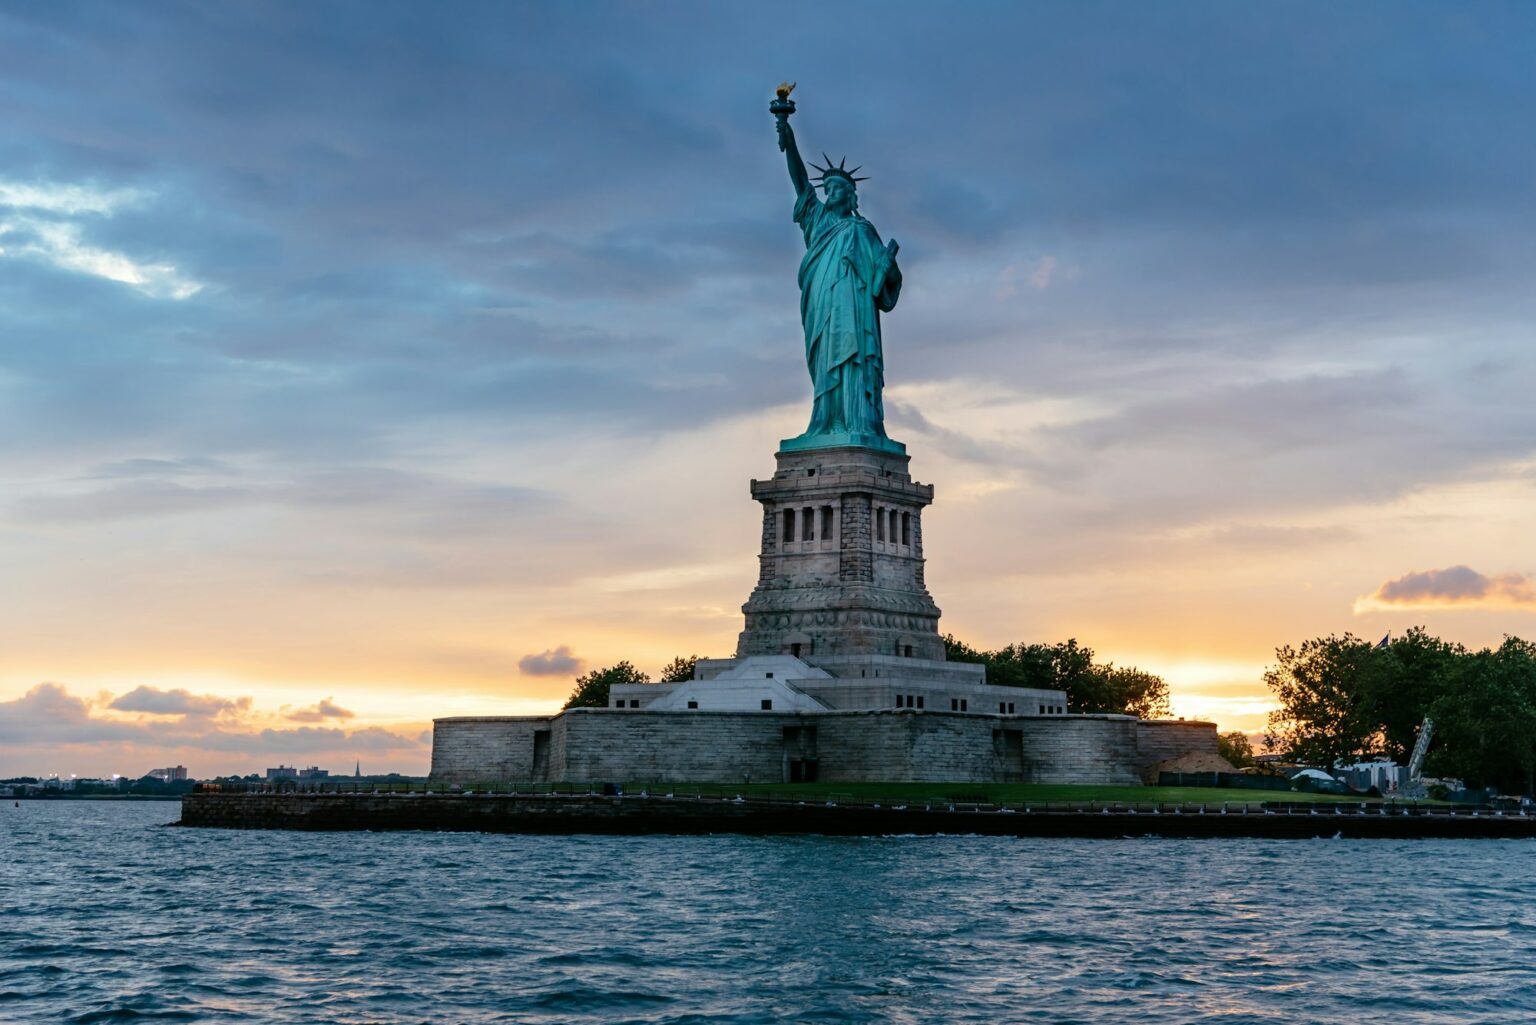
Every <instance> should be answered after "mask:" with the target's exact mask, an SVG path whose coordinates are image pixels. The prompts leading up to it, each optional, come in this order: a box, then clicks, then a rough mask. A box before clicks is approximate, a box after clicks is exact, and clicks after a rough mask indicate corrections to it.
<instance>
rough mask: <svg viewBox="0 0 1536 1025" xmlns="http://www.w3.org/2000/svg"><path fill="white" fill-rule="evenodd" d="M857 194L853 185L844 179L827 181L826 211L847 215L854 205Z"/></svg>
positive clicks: (829, 179)
mask: <svg viewBox="0 0 1536 1025" xmlns="http://www.w3.org/2000/svg"><path fill="white" fill-rule="evenodd" d="M857 201H858V199H857V193H856V192H855V191H854V188H853V183H852V182H850V181H849V180H848V179H846V178H828V179H827V209H828V210H831V211H832V212H834V213H848V212H849V211H851V210H852V209H853V208H854V206H855V205H856V203H857Z"/></svg>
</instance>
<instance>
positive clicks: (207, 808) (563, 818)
mask: <svg viewBox="0 0 1536 1025" xmlns="http://www.w3.org/2000/svg"><path fill="white" fill-rule="evenodd" d="M179 825H182V826H202V827H217V828H225V829H293V830H437V831H449V832H466V831H468V832H491V833H546V834H629V835H638V834H705V833H745V834H758V835H774V834H823V835H828V836H882V835H901V834H924V835H935V834H980V835H987V836H1059V837H1068V836H1073V837H1103V838H1117V837H1137V836H1160V837H1265V838H1273V839H1307V838H1312V837H1342V838H1347V839H1368V838H1381V839H1414V838H1425V837H1443V838H1462V839H1469V838H1482V837H1501V838H1511V839H1512V838H1522V839H1529V838H1533V837H1536V817H1529V816H1525V815H1521V814H1500V813H1497V812H1488V811H1481V812H1470V811H1450V810H1446V809H1438V808H1437V809H1424V808H1393V807H1388V806H1383V805H1353V804H1333V805H1302V806H1278V807H1273V806H1272V807H1265V808H1259V807H1256V806H1239V807H1234V808H1231V809H1228V810H1226V811H1223V810H1222V809H1221V808H1220V807H1219V806H1217V807H1206V806H1200V807H1196V806H1172V805H1165V806H1159V807H1147V806H1143V807H1140V808H1136V809H1129V808H1122V809H1118V810H1114V809H1109V808H1101V809H1098V810H1092V809H1084V808H1073V809H1058V808H1043V809H1042V808H1030V807H1027V806H1021V807H1002V808H999V807H990V806H980V807H977V806H957V805H949V804H944V803H942V802H935V803H927V804H923V803H915V802H914V803H911V804H905V805H889V804H888V805H880V804H832V803H827V802H803V803H802V802H798V801H786V800H773V801H770V800H750V801H743V800H731V799H699V798H675V799H674V798H667V797H661V796H652V797H646V796H599V795H553V794H541V795H529V794H472V793H462V794H453V793H449V794H313V793H310V794H298V793H286V794H284V793H277V794H265V793H237V794H231V793H194V794H188V795H187V796H186V797H185V798H183V799H182V806H181V822H180V823H179Z"/></svg>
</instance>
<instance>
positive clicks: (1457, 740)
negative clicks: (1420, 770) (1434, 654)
mask: <svg viewBox="0 0 1536 1025" xmlns="http://www.w3.org/2000/svg"><path fill="white" fill-rule="evenodd" d="M1430 714H1431V715H1432V716H1433V717H1434V720H1435V732H1434V738H1433V740H1432V742H1431V744H1430V750H1429V756H1428V758H1427V760H1426V765H1427V771H1428V773H1429V774H1430V775H1436V776H1453V777H1456V778H1459V779H1462V780H1465V781H1466V782H1467V785H1468V786H1494V787H1497V788H1498V789H1500V790H1501V791H1504V792H1524V793H1527V794H1529V793H1532V792H1533V791H1536V644H1532V643H1531V642H1529V641H1523V640H1521V639H1520V638H1518V637H1506V638H1505V639H1504V643H1503V644H1501V645H1500V646H1499V647H1498V648H1496V649H1488V648H1484V649H1483V650H1482V651H1479V652H1477V653H1475V654H1463V655H1462V657H1461V658H1460V659H1458V666H1457V671H1456V672H1455V673H1454V674H1453V676H1452V682H1451V685H1450V687H1449V689H1448V690H1447V691H1446V692H1445V693H1443V694H1442V695H1441V696H1440V697H1439V698H1438V699H1437V700H1436V701H1435V703H1434V704H1433V705H1432V706H1431V708H1430Z"/></svg>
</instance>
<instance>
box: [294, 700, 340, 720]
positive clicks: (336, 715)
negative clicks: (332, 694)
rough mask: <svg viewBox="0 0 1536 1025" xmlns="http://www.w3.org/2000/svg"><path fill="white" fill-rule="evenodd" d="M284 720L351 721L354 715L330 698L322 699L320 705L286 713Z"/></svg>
mask: <svg viewBox="0 0 1536 1025" xmlns="http://www.w3.org/2000/svg"><path fill="white" fill-rule="evenodd" d="M283 718H285V719H287V720H289V721H290V722H324V721H325V720H326V719H351V718H353V713H352V712H351V711H349V710H347V709H345V708H342V707H341V706H340V705H338V704H336V703H335V702H333V701H332V700H331V699H330V698H322V699H321V700H320V702H319V703H318V704H315V705H312V706H311V707H309V708H298V709H294V710H293V711H291V712H287V713H285V714H284V716H283Z"/></svg>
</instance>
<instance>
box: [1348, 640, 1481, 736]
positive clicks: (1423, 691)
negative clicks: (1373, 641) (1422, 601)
mask: <svg viewBox="0 0 1536 1025" xmlns="http://www.w3.org/2000/svg"><path fill="white" fill-rule="evenodd" d="M1376 653H1377V654H1379V655H1381V656H1383V659H1382V661H1383V663H1384V664H1383V665H1382V666H1380V667H1379V669H1380V671H1378V672H1372V673H1369V674H1367V675H1366V676H1365V677H1364V680H1363V683H1364V687H1363V689H1362V691H1361V695H1360V697H1361V702H1362V707H1361V710H1360V714H1361V716H1362V717H1363V719H1364V720H1365V721H1367V722H1369V723H1370V724H1371V725H1373V726H1375V727H1376V729H1377V731H1378V732H1379V734H1380V736H1379V742H1378V744H1377V745H1376V746H1377V748H1378V751H1377V753H1379V754H1382V755H1385V756H1386V757H1388V758H1391V759H1394V760H1395V761H1397V762H1399V763H1402V764H1407V762H1408V757H1409V756H1410V755H1411V754H1412V753H1413V745H1414V743H1415V741H1417V740H1418V736H1419V725H1420V723H1422V722H1423V721H1424V716H1425V715H1427V714H1428V713H1429V710H1430V707H1431V706H1432V705H1433V704H1434V703H1435V702H1436V701H1437V700H1439V699H1440V698H1441V697H1442V696H1443V695H1445V694H1447V693H1449V692H1450V690H1451V689H1452V687H1453V685H1454V682H1455V677H1456V674H1457V673H1458V672H1459V671H1460V666H1461V664H1462V662H1464V660H1465V659H1466V657H1467V654H1468V652H1467V650H1466V649H1465V648H1463V647H1462V646H1461V645H1459V644H1451V643H1448V642H1446V641H1442V640H1440V638H1438V637H1432V636H1430V635H1429V633H1428V632H1426V631H1425V629H1424V628H1423V627H1422V626H1415V627H1412V628H1410V629H1409V630H1408V632H1407V633H1405V634H1402V635H1401V636H1399V637H1398V638H1396V639H1395V640H1393V641H1392V642H1391V643H1390V644H1389V645H1388V646H1387V648H1386V649H1385V650H1384V651H1382V650H1379V649H1378V650H1377V652H1376Z"/></svg>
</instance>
